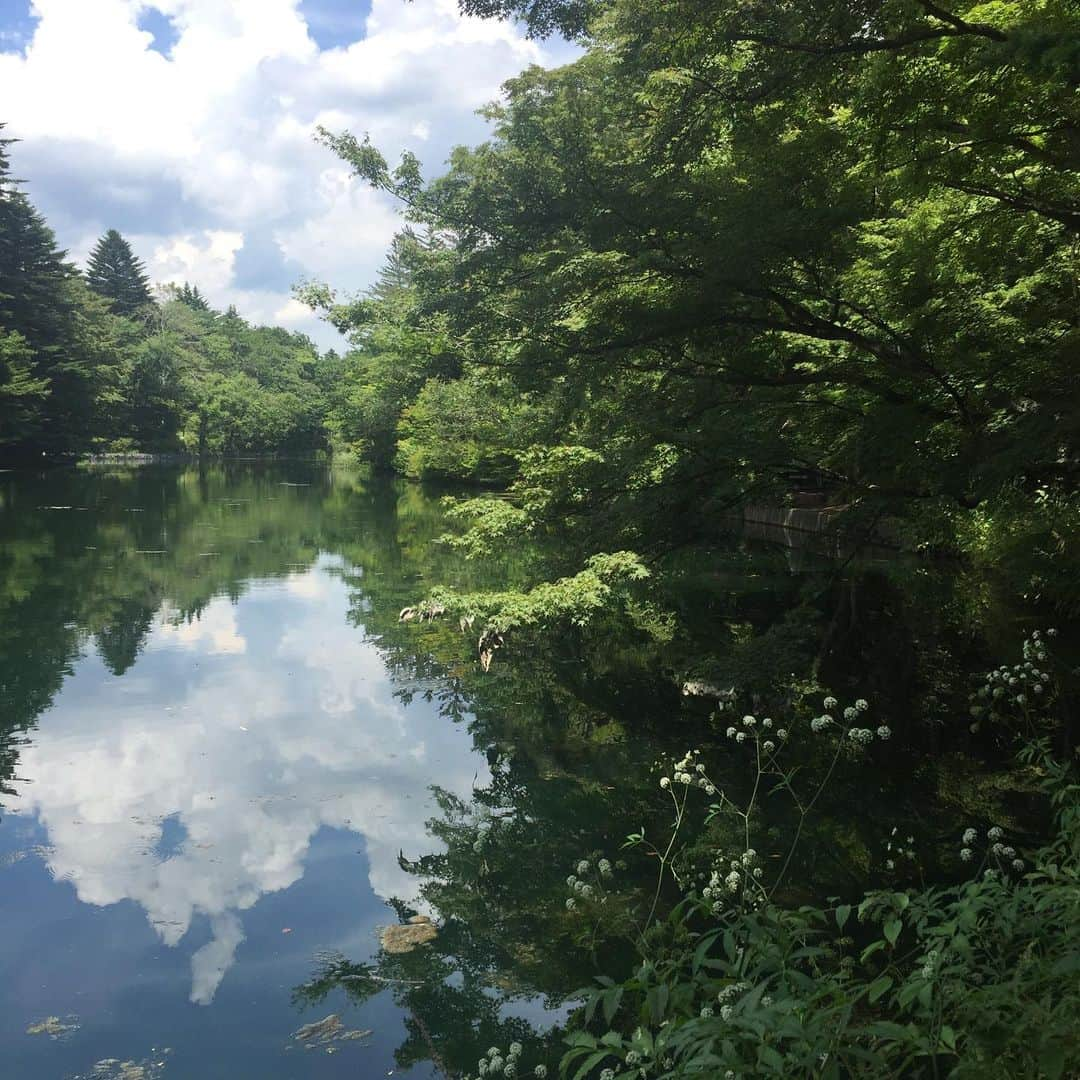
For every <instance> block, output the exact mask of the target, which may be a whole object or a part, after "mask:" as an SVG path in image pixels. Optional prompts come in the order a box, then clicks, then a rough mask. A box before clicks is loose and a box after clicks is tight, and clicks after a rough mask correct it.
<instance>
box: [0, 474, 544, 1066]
mask: <svg viewBox="0 0 1080 1080" xmlns="http://www.w3.org/2000/svg"><path fill="white" fill-rule="evenodd" d="M0 481H2V485H0V492H2V499H3V504H2V506H3V509H2V515H3V553H2V556H0V558H2V560H3V565H4V571H5V573H4V578H3V583H4V590H5V593H6V595H5V596H4V597H3V605H4V606H3V607H2V608H0V612H2V618H3V630H2V634H0V665H2V667H0V671H2V676H0V690H2V691H3V695H4V701H3V705H4V713H5V720H6V721H7V722H8V723H9V724H10V725H12V726H13V727H14V728H15V729H16V730H20V729H21V730H22V731H24V732H26V734H25V737H24V738H23V739H18V738H13V740H12V741H13V743H14V745H12V746H9V747H8V760H9V761H11V762H12V764H13V763H14V760H15V758H16V757H17V766H14V768H15V774H16V775H15V776H14V777H13V778H12V779H11V780H10V782H9V783H8V785H6V786H8V788H9V793H8V795H7V797H6V798H5V799H4V803H5V807H6V813H5V814H4V817H3V821H2V824H0V864H2V868H0V926H2V931H0V1043H2V1046H3V1051H2V1056H3V1060H4V1068H3V1071H4V1075H5V1076H10V1077H18V1078H26V1080H31V1078H38V1077H41V1078H45V1077H49V1078H53V1077H61V1076H68V1075H76V1074H77V1075H85V1074H87V1073H88V1072H89V1071H90V1069H91V1067H92V1066H93V1065H94V1064H95V1063H97V1062H99V1061H101V1060H103V1059H112V1058H116V1059H120V1060H121V1061H134V1062H138V1063H143V1064H144V1065H146V1064H149V1065H150V1066H152V1067H154V1068H157V1067H158V1065H157V1063H159V1062H164V1063H165V1064H164V1068H163V1070H162V1071H163V1075H165V1076H169V1077H173V1076H176V1077H236V1076H251V1077H301V1076H326V1077H334V1076H358V1075H363V1076H378V1075H390V1073H391V1071H393V1073H394V1075H400V1076H409V1077H414V1076H415V1077H426V1076H430V1075H435V1072H434V1068H433V1066H432V1064H431V1062H430V1061H423V1060H422V1061H420V1062H419V1063H417V1064H415V1065H413V1066H412V1067H409V1065H408V1062H405V1063H404V1064H405V1067H404V1068H403V1067H402V1063H401V1062H400V1061H395V1051H396V1050H398V1049H399V1048H400V1047H401V1046H402V1044H403V1043H406V1042H407V1041H408V1038H409V1032H408V1030H407V1028H406V1024H405V1021H404V1018H403V1011H402V1009H401V1008H400V1007H399V1006H398V1005H396V1004H395V1001H394V998H393V995H392V993H391V992H390V990H389V989H387V990H386V991H384V992H381V993H377V994H374V995H373V996H371V997H370V998H369V999H368V1000H366V1001H365V1002H364V1003H363V1005H362V1006H359V1007H353V1006H350V1005H349V1004H348V1001H347V1000H346V998H345V996H344V995H343V994H341V993H338V994H336V995H331V996H330V998H329V999H328V1000H327V1001H326V1002H325V1007H323V1006H320V1007H318V1008H311V1009H308V1010H306V1011H305V1010H303V1009H302V1007H301V1006H300V1005H298V1004H297V1003H295V1002H294V1000H293V996H294V990H295V988H296V987H297V986H298V985H300V984H302V983H304V982H305V980H307V979H309V978H310V977H311V975H312V970H313V963H314V961H313V957H315V956H316V955H317V954H319V953H320V952H323V951H334V952H340V953H342V954H344V955H347V956H349V957H350V958H352V959H355V960H358V961H363V960H365V959H367V958H368V957H369V956H371V955H372V954H374V953H376V952H377V951H378V946H379V939H378V929H377V928H378V927H380V926H384V925H387V924H393V923H396V922H398V917H397V915H396V914H395V912H394V911H393V910H392V909H390V908H389V907H388V906H387V903H386V902H387V900H389V899H391V898H393V899H395V900H396V901H397V902H398V903H399V904H402V905H406V906H408V907H409V908H410V909H413V910H418V911H421V912H424V911H426V910H428V909H427V907H426V906H425V904H424V903H423V901H422V900H421V898H420V896H419V894H418V884H417V882H418V879H417V877H416V876H415V875H412V874H409V873H407V872H406V871H405V870H403V869H402V867H401V866H400V865H399V853H402V854H404V855H405V856H406V857H410V858H417V857H419V856H422V855H425V854H427V853H430V852H431V851H432V850H438V847H439V845H438V843H437V842H433V840H432V837H431V836H430V835H429V833H428V831H427V830H426V828H425V821H426V820H427V819H428V818H429V817H431V816H432V814H433V810H434V803H433V797H432V792H431V786H432V785H433V784H438V785H439V786H440V788H441V789H443V790H444V791H446V792H448V793H450V794H453V795H457V796H461V797H464V798H467V797H468V796H469V793H470V792H471V791H472V790H473V788H474V786H483V785H484V784H486V783H487V782H488V781H489V780H490V773H489V768H488V762H487V758H486V756H485V754H484V752H483V749H484V748H483V747H478V746H477V745H476V743H475V741H474V739H473V738H472V737H471V735H470V733H469V731H468V728H467V725H466V724H464V723H454V722H452V721H450V720H448V719H447V718H446V716H445V715H443V710H441V709H440V706H439V704H438V703H437V701H435V700H434V699H433V698H431V695H430V694H425V693H424V691H426V690H431V689H432V688H433V687H432V681H433V680H432V678H424V677H423V676H421V677H419V678H413V677H411V676H400V677H395V675H394V674H393V673H392V672H391V671H390V670H388V666H387V661H386V659H385V656H384V650H383V649H382V648H381V647H380V644H379V642H378V641H377V640H376V639H375V638H374V637H373V635H372V634H371V633H369V632H368V628H367V627H366V625H365V615H364V608H365V607H369V606H370V598H368V599H365V598H364V596H363V595H362V593H363V589H362V582H363V579H364V576H365V574H370V575H371V576H372V577H375V578H380V577H381V578H388V579H390V580H389V581H387V582H385V583H384V584H382V585H380V587H379V595H380V596H381V597H382V598H383V600H382V603H383V605H384V607H385V608H386V609H389V608H392V609H393V611H394V616H395V617H396V611H397V600H398V593H401V594H402V595H413V594H417V593H418V591H419V590H420V589H422V588H423V587H424V583H423V582H422V581H421V580H420V579H419V573H418V571H417V570H416V568H414V567H410V566H409V565H408V563H409V560H408V557H407V555H406V554H403V547H407V546H408V545H409V544H410V543H412V544H417V545H421V546H422V545H423V544H424V542H425V541H426V540H427V539H428V538H429V537H430V535H431V532H432V529H433V528H434V526H435V525H436V524H437V517H438V512H437V510H435V508H434V506H433V505H429V504H427V503H426V501H425V500H423V498H422V496H420V495H419V494H418V493H414V499H415V500H416V502H415V506H414V509H415V510H416V511H417V513H418V514H419V516H420V517H421V518H422V521H421V522H418V523H415V524H417V525H420V526H427V531H426V532H425V533H424V534H423V535H418V534H417V531H416V530H414V531H413V532H412V534H411V535H407V536H402V537H399V536H398V535H397V528H398V521H397V517H398V511H399V505H398V502H399V500H398V498H397V496H396V493H394V492H385V491H384V492H380V493H378V494H377V495H375V496H369V495H368V494H366V493H365V492H364V491H363V490H362V489H360V488H358V487H355V486H353V485H352V484H351V482H350V481H349V480H348V479H347V478H345V477H342V476H335V474H333V473H331V472H328V471H326V470H322V469H308V468H305V467H303V466H297V465H294V466H290V467H288V468H280V467H279V468H255V469H236V470H232V471H230V472H224V471H221V470H216V471H214V472H212V473H211V474H210V475H209V476H208V475H207V474H206V473H203V474H202V476H200V474H199V473H198V472H197V471H182V470H167V469H157V468H154V469H146V470H141V471H138V472H127V471H115V472H99V473H92V474H83V473H78V474H76V473H58V474H52V475H46V476H43V477H41V478H35V477H29V476H25V475H19V474H11V473H9V474H6V475H5V476H3V477H0ZM346 541H347V544H346ZM346 546H348V548H349V550H343V548H344V547H346ZM365 554H366V555H367V556H368V557H367V558H366V559H365ZM385 613H386V612H385V610H384V612H383V614H384V615H385ZM403 688H405V689H406V690H407V691H410V692H409V693H407V694H406V695H405V697H406V698H407V699H408V700H403V698H402V695H401V693H400V692H401V691H402V689H403ZM418 690H419V691H420V692H419V693H417V692H416V691H418ZM507 1008H509V1009H511V1011H513V1010H514V1009H515V1008H516V1010H517V1011H518V1012H523V1013H524V1014H525V1015H531V1016H533V1017H534V1018H535V1019H539V1020H542V1019H543V1015H544V1009H543V1008H542V1006H541V1005H539V1004H533V1003H531V1002H530V1001H529V1000H528V998H527V997H526V998H525V999H524V1000H518V1001H517V1003H516V1005H513V1004H510V1003H508V1004H507ZM331 1012H337V1013H339V1014H340V1015H341V1017H342V1020H343V1023H344V1024H345V1026H346V1028H347V1029H352V1030H355V1029H362V1030H370V1031H371V1035H370V1036H369V1037H367V1038H365V1039H363V1040H345V1041H341V1042H338V1043H330V1044H328V1045H327V1046H326V1047H317V1048H315V1049H311V1050H308V1049H306V1048H305V1046H304V1045H303V1044H301V1043H298V1042H297V1041H296V1040H294V1039H293V1033H294V1032H295V1031H296V1030H297V1029H298V1028H299V1026H300V1025H301V1024H302V1023H304V1022H309V1021H311V1020H319V1019H321V1018H322V1017H324V1016H325V1015H327V1014H329V1013H331ZM48 1017H56V1018H57V1019H58V1020H59V1022H60V1024H59V1027H64V1028H70V1030H67V1031H59V1029H58V1028H57V1030H56V1031H55V1032H54V1033H55V1034H57V1035H58V1037H56V1038H53V1037H51V1035H50V1032H49V1031H45V1032H42V1033H39V1034H37V1035H28V1034H27V1033H26V1032H27V1028H28V1027H30V1026H32V1025H34V1024H35V1023H38V1022H41V1021H42V1020H43V1019H45V1018H48ZM54 1027H56V1025H54ZM421 1039H422V1037H421ZM166 1050H167V1051H168V1053H166ZM327 1051H332V1052H327ZM297 1058H300V1059H301V1060H299V1061H298V1060H297Z"/></svg>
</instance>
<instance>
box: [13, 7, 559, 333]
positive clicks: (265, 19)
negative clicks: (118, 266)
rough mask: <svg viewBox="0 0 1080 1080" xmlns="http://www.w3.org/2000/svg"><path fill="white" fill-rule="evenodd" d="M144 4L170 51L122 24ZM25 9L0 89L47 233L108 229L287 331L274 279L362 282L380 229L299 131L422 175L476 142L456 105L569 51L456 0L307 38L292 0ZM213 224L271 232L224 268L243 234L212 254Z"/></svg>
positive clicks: (153, 264)
mask: <svg viewBox="0 0 1080 1080" xmlns="http://www.w3.org/2000/svg"><path fill="white" fill-rule="evenodd" d="M149 7H155V8H157V9H158V10H160V11H161V12H162V13H163V14H165V15H167V16H168V17H169V18H170V19H171V20H172V23H173V26H174V29H175V30H176V32H177V35H178V37H177V40H176V42H175V45H174V46H173V48H172V49H171V51H170V54H169V56H168V58H166V57H164V56H162V55H161V54H160V53H158V52H156V51H154V50H153V49H152V48H151V44H152V37H151V35H150V34H148V33H146V32H144V31H141V30H139V29H138V27H137V25H136V21H137V18H138V16H139V13H140V12H141V11H143V10H145V9H146V8H149ZM34 12H35V14H36V15H37V16H38V17H39V20H40V21H39V22H38V24H37V27H36V30H35V33H34V36H33V38H32V40H31V41H30V42H29V44H28V45H27V46H26V48H25V50H24V52H22V53H18V52H0V100H2V101H3V102H4V103H5V104H4V116H3V119H4V120H5V121H6V122H7V123H8V125H9V133H10V134H13V135H16V136H18V137H19V138H21V139H23V140H24V142H23V143H22V144H21V145H20V146H19V147H18V148H17V154H18V157H17V164H18V166H19V167H18V173H19V175H21V176H25V177H27V178H28V180H29V186H28V190H29V192H30V194H31V197H34V198H36V200H37V201H38V203H39V205H40V206H41V209H42V210H43V211H44V212H45V213H46V215H47V216H48V217H49V218H50V220H51V222H52V223H53V225H54V227H56V228H57V229H58V232H59V234H60V239H61V242H62V243H64V244H65V245H67V246H69V247H71V248H72V250H73V252H74V254H76V255H84V254H85V252H86V251H87V250H88V248H89V246H90V244H91V243H92V240H89V237H91V236H96V235H98V234H100V232H102V231H103V230H104V229H105V228H108V227H117V228H120V229H121V231H123V232H124V233H125V234H127V235H130V236H131V237H132V239H133V240H134V241H135V246H136V250H137V251H138V252H139V254H141V255H142V256H143V257H144V258H145V259H146V260H147V261H148V264H149V267H150V270H151V273H152V274H153V275H154V276H155V277H157V278H158V280H175V279H176V275H177V274H180V273H183V272H188V273H189V274H190V276H191V279H192V280H196V281H197V283H198V284H199V286H200V288H201V289H202V290H203V291H204V292H205V293H207V294H208V295H209V296H210V298H211V300H212V301H214V302H215V303H216V304H218V305H225V304H227V303H230V302H232V303H236V304H237V306H238V307H240V309H241V311H242V313H243V314H245V315H248V316H249V317H252V315H253V313H252V312H250V311H249V310H246V309H245V308H244V306H243V304H244V301H245V300H246V299H248V298H249V296H250V295H251V294H260V293H273V294H275V296H273V297H269V296H268V297H266V298H264V303H263V304H262V308H261V313H262V317H264V318H272V317H273V316H274V314H275V313H276V312H278V311H282V310H285V311H286V312H287V315H288V321H289V322H290V325H294V326H295V325H297V324H298V316H297V313H296V311H295V309H293V308H288V307H287V300H288V288H287V284H286V283H284V282H283V281H282V280H281V278H282V277H283V276H285V274H286V273H289V274H291V275H292V277H293V278H300V277H315V278H321V279H326V278H329V279H331V283H332V284H335V285H338V286H340V287H343V288H345V289H348V290H353V289H358V288H362V287H365V286H366V285H368V284H370V283H371V281H372V279H373V276H374V273H375V270H376V269H377V267H378V265H379V263H380V262H381V259H382V255H383V252H384V250H385V246H386V242H387V240H388V238H389V236H390V235H392V232H393V230H394V228H395V227H396V225H397V223H398V220H397V218H396V208H395V207H394V206H393V205H392V204H391V202H390V200H389V199H388V198H387V197H386V196H385V195H382V194H377V193H375V192H372V191H370V190H368V189H366V188H364V187H362V186H361V185H359V184H356V183H352V182H347V181H346V180H344V179H343V178H342V173H343V170H342V169H341V168H339V167H337V165H336V163H335V162H334V160H333V159H332V158H331V157H330V155H329V152H328V151H327V150H325V149H324V148H322V147H320V146H319V145H317V144H316V143H315V142H314V141H313V139H312V133H313V131H314V129H315V127H316V125H317V124H320V123H321V124H325V125H326V126H328V127H331V128H333V129H338V130H340V129H351V130H353V131H355V132H356V133H358V134H362V133H365V132H367V133H370V134H371V136H372V138H373V139H374V140H375V141H376V143H377V144H378V145H379V146H380V147H381V148H382V149H384V151H385V152H387V154H388V155H389V156H391V157H395V156H396V155H397V154H398V153H399V152H400V151H401V150H402V149H405V148H409V149H412V150H414V151H415V152H417V153H420V154H421V155H422V156H423V158H424V162H425V167H426V168H427V169H428V171H430V172H435V171H438V170H439V169H440V168H441V167H442V164H443V161H444V159H445V157H446V155H447V153H448V151H449V149H450V147H451V146H452V145H454V144H455V143H458V142H474V141H476V140H478V139H479V138H482V137H483V136H484V134H485V131H484V128H483V125H482V123H481V122H480V121H479V120H478V119H477V118H476V117H475V116H474V110H475V109H476V108H477V107H478V106H480V105H481V104H483V103H484V102H486V101H488V100H491V99H492V98H493V97H495V96H496V95H497V94H498V90H499V86H500V84H501V83H502V82H503V81H504V80H505V79H506V78H508V77H510V76H512V75H514V74H516V73H517V72H518V71H520V70H521V69H522V68H523V67H524V66H526V65H527V64H530V63H535V62H544V61H545V60H550V59H552V58H556V59H560V60H561V59H565V58H566V56H567V55H568V54H567V49H566V46H565V45H562V44H560V46H559V47H558V49H557V50H556V51H551V50H548V51H546V52H545V49H544V48H542V47H541V46H539V45H537V44H536V43H535V42H530V41H528V40H526V39H525V38H524V36H523V35H522V33H521V32H520V30H518V29H517V28H515V27H514V26H513V25H512V24H509V23H505V22H499V21H497V20H475V19H465V18H462V17H461V16H460V15H459V14H458V12H457V6H456V2H455V0H414V2H412V3H405V2H404V0H373V4H372V10H371V14H370V15H369V17H368V20H367V28H366V34H365V36H364V37H363V38H362V39H361V40H359V41H356V42H354V43H352V44H349V45H347V46H343V47H338V48H333V49H327V50H323V51H320V50H319V48H318V47H317V46H316V44H315V42H314V40H313V38H312V36H311V35H310V34H309V32H308V27H307V25H306V24H305V22H304V19H303V17H302V15H301V13H300V11H299V7H298V0H155V2H154V3H152V4H151V3H144V2H142V0H35V2H34ZM0 23H2V18H0ZM71 87H78V92H76V93H73V92H71V91H70V88H71ZM222 236H229V237H239V238H240V241H241V242H242V243H244V242H246V244H248V245H251V244H253V243H254V242H255V241H256V240H257V239H259V238H263V237H268V238H272V239H273V241H274V242H276V244H277V247H278V256H279V257H278V259H277V264H278V265H277V266H270V265H269V263H270V262H271V261H272V260H270V259H267V258H266V255H265V248H260V256H259V257H258V258H257V259H254V260H253V261H254V263H255V265H254V266H243V267H242V266H241V263H242V250H243V248H242V246H239V247H236V248H234V249H233V251H234V252H236V253H239V254H241V259H240V260H239V261H238V260H236V259H234V260H233V261H231V262H230V259H229V251H225V252H217V251H215V250H214V243H215V241H214V240H213V239H212V238H213V237H222ZM230 243H231V241H230ZM285 258H288V259H289V260H291V263H290V264H289V266H288V267H285V265H284V262H283V260H284V259H285ZM260 273H263V274H264V277H263V278H262V279H260ZM200 275H205V277H203V276H200ZM308 320H309V325H308V326H307V329H309V330H310V328H311V326H310V317H308ZM320 333H321V336H322V340H324V341H325V340H327V336H326V335H327V334H328V333H330V332H329V331H325V330H324V331H320Z"/></svg>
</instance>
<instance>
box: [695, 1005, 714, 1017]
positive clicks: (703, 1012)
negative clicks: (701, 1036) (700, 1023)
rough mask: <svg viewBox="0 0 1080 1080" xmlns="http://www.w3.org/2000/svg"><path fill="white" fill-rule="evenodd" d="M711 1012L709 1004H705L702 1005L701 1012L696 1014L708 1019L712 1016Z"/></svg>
mask: <svg viewBox="0 0 1080 1080" xmlns="http://www.w3.org/2000/svg"><path fill="white" fill-rule="evenodd" d="M712 1014H713V1011H712V1007H711V1006H709V1005H706V1006H704V1007H703V1008H702V1010H701V1012H700V1013H698V1016H700V1017H701V1019H702V1020H709V1019H711V1018H712Z"/></svg>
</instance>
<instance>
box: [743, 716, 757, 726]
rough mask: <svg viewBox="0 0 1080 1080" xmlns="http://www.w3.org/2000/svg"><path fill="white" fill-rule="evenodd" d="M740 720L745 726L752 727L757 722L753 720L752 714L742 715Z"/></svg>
mask: <svg viewBox="0 0 1080 1080" xmlns="http://www.w3.org/2000/svg"><path fill="white" fill-rule="evenodd" d="M742 722H743V725H744V726H745V727H753V726H754V725H755V724H756V723H757V720H755V719H754V718H753V717H752V716H744V717H743V718H742Z"/></svg>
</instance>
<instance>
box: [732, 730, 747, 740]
mask: <svg viewBox="0 0 1080 1080" xmlns="http://www.w3.org/2000/svg"><path fill="white" fill-rule="evenodd" d="M735 741H736V742H737V743H742V742H746V732H745V731H740V732H739V734H738V735H736V736H735Z"/></svg>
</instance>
